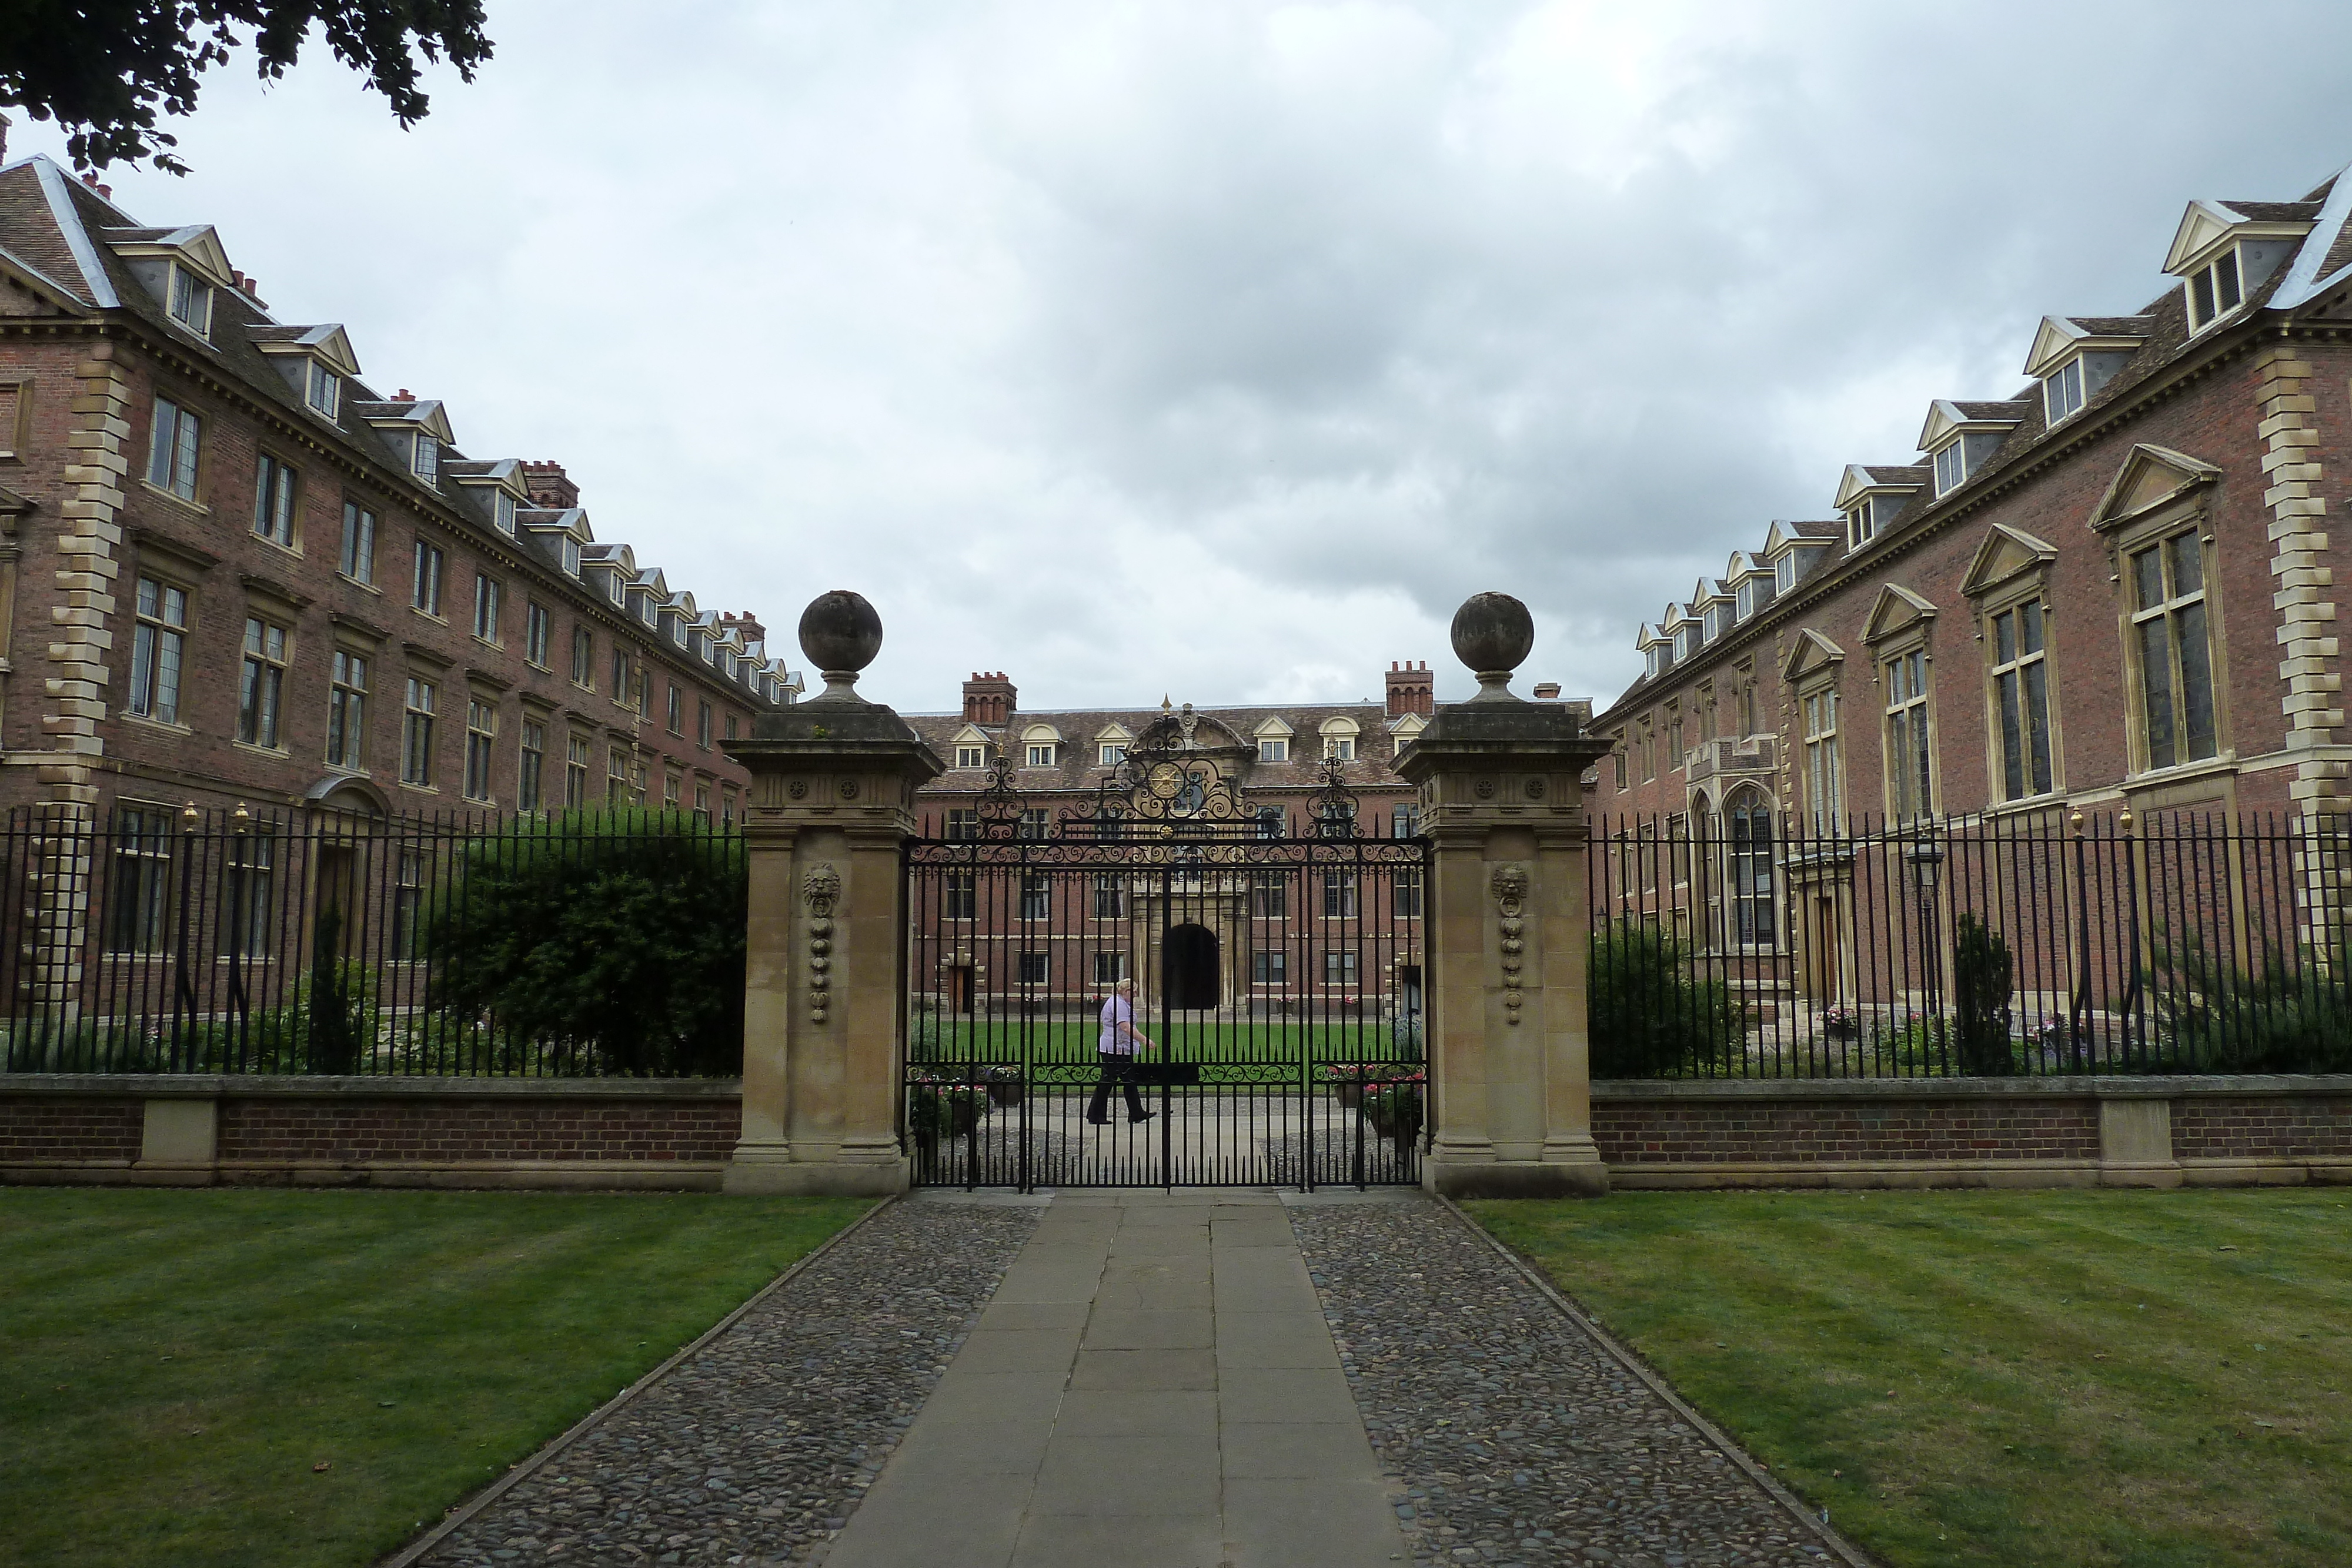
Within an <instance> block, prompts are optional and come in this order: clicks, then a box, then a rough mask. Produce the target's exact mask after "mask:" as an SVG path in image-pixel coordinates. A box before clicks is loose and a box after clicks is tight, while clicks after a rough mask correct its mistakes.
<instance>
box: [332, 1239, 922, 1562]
mask: <svg viewBox="0 0 2352 1568" xmlns="http://www.w3.org/2000/svg"><path fill="white" fill-rule="evenodd" d="M902 1196H903V1195H898V1194H893V1195H892V1196H891V1197H886V1198H884V1199H883V1200H882V1201H881V1202H879V1203H877V1204H876V1205H875V1206H874V1207H871V1208H869V1209H867V1210H866V1212H865V1213H864V1214H861V1215H859V1216H858V1217H857V1218H856V1219H854V1220H851V1221H850V1222H849V1223H848V1224H847V1225H845V1226H843V1227H842V1228H840V1229H839V1230H836V1231H835V1232H834V1233H833V1234H832V1235H831V1236H828V1237H827V1238H825V1239H824V1241H823V1242H821V1243H819V1244H818V1245H817V1246H815V1247H814V1248H812V1249H809V1251H808V1252H807V1253H806V1254H804V1255H803V1257H802V1258H801V1259H800V1260H799V1261H798V1262H796V1263H794V1264H793V1266H792V1267H791V1268H789V1269H787V1270H784V1271H783V1272H782V1273H781V1274H779V1275H777V1276H776V1277H775V1278H774V1279H772V1280H771V1281H768V1282H767V1283H766V1284H764V1285H762V1286H761V1287H760V1288H759V1289H758V1290H757V1291H753V1292H752V1293H751V1298H750V1299H749V1300H748V1301H744V1302H743V1303H742V1304H741V1305H740V1306H739V1307H737V1308H736V1309H735V1310H734V1311H733V1312H729V1313H728V1314H727V1315H726V1316H725V1317H723V1318H721V1319H719V1321H718V1322H715V1323H713V1324H711V1325H710V1327H709V1328H708V1329H706V1330H704V1331H703V1332H702V1333H700V1334H699V1335H698V1336H697V1337H696V1338H695V1339H694V1341H693V1342H692V1343H688V1344H686V1345H682V1346H680V1347H679V1349H678V1351H677V1354H674V1355H671V1356H670V1357H669V1358H668V1359H667V1360H665V1361H664V1362H663V1363H662V1364H660V1365H659V1366H656V1367H655V1368H654V1369H653V1370H652V1371H651V1372H648V1373H646V1375H644V1376H643V1377H640V1378H638V1379H637V1380H636V1381H635V1383H632V1384H630V1385H628V1386H627V1387H626V1388H624V1389H623V1390H621V1392H620V1393H618V1394H615V1395H614V1396H613V1397H612V1398H610V1399H607V1400H606V1401H604V1404H602V1405H599V1406H596V1408H595V1409H593V1410H591V1411H590V1412H588V1414H587V1415H585V1416H582V1417H581V1418H580V1419H579V1420H577V1421H575V1422H573V1423H572V1425H571V1426H570V1427H566V1428H565V1429H564V1430H563V1431H562V1434H561V1435H559V1436H557V1437H551V1438H550V1439H549V1440H548V1441H546V1442H545V1443H542V1444H541V1445H540V1447H539V1449H538V1451H537V1452H535V1453H533V1454H532V1455H531V1456H530V1458H526V1459H523V1460H522V1461H520V1463H518V1464H516V1465H514V1466H513V1467H512V1468H511V1469H509V1470H508V1471H507V1473H506V1474H505V1475H503V1476H500V1477H499V1479H497V1480H494V1481H492V1482H491V1483H490V1484H489V1485H488V1486H487V1487H484V1488H483V1489H482V1490H480V1491H478V1492H476V1493H475V1494H474V1495H473V1496H472V1497H471V1498H469V1499H468V1500H466V1501H465V1502H463V1503H461V1504H459V1505H458V1507H457V1509H456V1510H455V1511H452V1512H451V1513H449V1514H447V1515H446V1516H445V1517H444V1518H443V1519H442V1520H441V1521H440V1522H439V1523H438V1524H436V1525H435V1526H434V1527H433V1528H432V1529H431V1530H428V1531H425V1533H424V1534H423V1535H421V1536H419V1537H417V1538H416V1539H415V1541H412V1542H409V1543H408V1544H407V1545H406V1546H404V1547H402V1548H401V1549H400V1551H399V1552H396V1553H395V1554H394V1555H393V1556H391V1557H389V1558H386V1559H384V1560H383V1562H382V1563H380V1564H379V1565H378V1568H413V1565H414V1564H415V1563H421V1562H423V1561H424V1560H425V1558H426V1557H428V1556H430V1555H431V1554H432V1552H433V1551H434V1549H435V1548H436V1547H438V1546H439V1545H441V1543H442V1542H445V1541H446V1540H447V1539H448V1538H449V1537H450V1536H452V1535H455V1534H457V1531H460V1530H462V1529H464V1528H465V1527H466V1526H467V1525H468V1524H470V1523H472V1522H473V1521H474V1520H475V1519H476V1518H477V1517H478V1515H480V1514H482V1513H485V1512H487V1511H488V1510H489V1509H490V1507H491V1505H493V1504H494V1503H496V1502H498V1501H499V1500H500V1499H501V1498H503V1497H505V1496H506V1495H507V1493H509V1492H510V1491H512V1490H514V1489H515V1488H516V1487H519V1486H520V1485H521V1484H522V1483H523V1482H525V1481H527V1480H529V1479H531V1478H532V1477H533V1476H535V1475H537V1474H538V1473H539V1472H540V1471H541V1469H545V1468H546V1466H547V1465H548V1464H549V1463H550V1462H551V1461H552V1460H553V1459H555V1458H557V1457H558V1456H559V1455H561V1454H562V1453H563V1452H564V1451H565V1450H566V1449H568V1448H571V1447H572V1445H573V1444H574V1443H577V1442H578V1441H579V1440H580V1439H581V1438H583V1437H586V1436H587V1435H588V1434H589V1433H591V1432H593V1431H594V1430H595V1429H596V1428H597V1427H601V1426H603V1425H604V1423H605V1422H606V1421H607V1420H610V1419H611V1418H612V1417H613V1416H616V1415H618V1414H620V1413H621V1412H622V1411H623V1410H625V1409H626V1408H628V1406H630V1405H631V1404H632V1403H634V1402H635V1399H636V1398H637V1396H639V1395H641V1394H644V1393H646V1392H647V1391H649V1390H650V1389H652V1388H653V1387H654V1386H655V1385H657V1384H659V1383H660V1382H661V1380H662V1379H663V1378H665V1377H667V1376H668V1375H670V1374H671V1373H672V1372H673V1371H675V1370H676V1369H677V1367H678V1366H680V1365H681V1364H684V1363H686V1362H688V1361H689V1360H691V1359H693V1357H695V1356H696V1355H698V1354H700V1353H701V1352H702V1351H704V1350H705V1349H707V1348H709V1345H710V1343H711V1342H713V1341H714V1340H716V1339H718V1338H719V1335H721V1334H723V1333H726V1332H727V1331H728V1330H729V1329H731V1328H733V1327H734V1326H735V1325H736V1324H737V1323H739V1322H742V1320H743V1319H744V1318H746V1317H748V1316H749V1315H751V1312H753V1311H755V1310H756V1309H758V1308H759V1307H760V1306H761V1305H762V1304H764V1303H765V1302H766V1301H767V1300H768V1298H769V1297H771V1296H772V1295H774V1294H775V1293H776V1292H777V1291H781V1290H782V1289H783V1288H784V1287H785V1286H787V1285H789V1284H791V1283H792V1282H793V1281H794V1280H796V1279H798V1278H799V1277H800V1276H801V1274H802V1273H803V1271H804V1270H807V1269H809V1268H810V1267H811V1266H813V1265H814V1263H815V1262H816V1261H817V1260H818V1259H820V1258H823V1257H824V1255H825V1254H826V1253H828V1252H830V1251H832V1250H833V1249H835V1248H836V1247H838V1246H840V1245H841V1244H842V1243H843V1242H845V1241H847V1240H848V1239H850V1238H851V1237H853V1236H855V1235H856V1234H857V1233H858V1232H859V1231H861V1230H863V1229H865V1228H866V1226H868V1225H870V1224H872V1223H873V1222H874V1221H875V1220H876V1219H877V1218H880V1217H881V1216H882V1215H883V1214H885V1213H887V1212H888V1211H889V1209H890V1208H891V1207H893V1206H895V1205H896V1204H898V1202H900V1201H901V1197H902Z"/></svg>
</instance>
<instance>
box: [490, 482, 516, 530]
mask: <svg viewBox="0 0 2352 1568" xmlns="http://www.w3.org/2000/svg"><path fill="white" fill-rule="evenodd" d="M490 517H491V520H492V521H493V522H495V523H496V524H497V525H498V529H499V532H500V533H502V534H504V535H506V536H507V537H508V538H513V537H514V531H515V498H514V495H513V493H512V492H511V491H508V490H493V491H491V492H490Z"/></svg>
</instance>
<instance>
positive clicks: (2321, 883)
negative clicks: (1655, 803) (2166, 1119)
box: [1591, 810, 2352, 1078]
mask: <svg viewBox="0 0 2352 1568" xmlns="http://www.w3.org/2000/svg"><path fill="white" fill-rule="evenodd" d="M1591 845H1592V873H1591V909H1592V919H1593V937H1592V954H1591V956H1592V967H1591V1038H1592V1051H1593V1063H1594V1073H1595V1075H1596V1076H1598V1077H1604V1078H1608V1077H1619V1078H1644V1077H1700V1078H1706V1077H1727V1078H1776V1077H1800V1078H1839V1077H1843V1078H1885V1077H1942V1076H2009V1075H2047V1074H2062V1073H2115V1072H2130V1073H2147V1072H2298V1071H2300V1072H2311V1071H2352V824H2347V820H2346V819H2343V818H2300V817H2298V818H2278V817H2267V816H2263V817H2257V816H2241V817H2234V818H2230V817H2222V816H2220V815H2216V814H2207V813H2195V812H2165V813H2161V814H2155V815H2151V816H2149V817H2147V818H2146V819H2143V820H2135V819H2134V818H2133V817H2132V816H2131V814H2130V813H2128V812H2116V813H2113V814H2105V815H2098V816H2084V815H2083V814H2080V813H2076V814H2073V815H2071V816H2064V817H2062V816H2058V815H2056V814H2054V813H2043V814H2041V815H2038V816H2037V815H2022V816H2013V817H2004V818H1997V819H1990V820H1985V819H1970V820H1967V821H1916V822H1887V821H1851V822H1846V823H1843V824H1838V825H1836V826H1835V828H1834V829H1824V828H1823V827H1822V825H1820V824H1817V823H1807V822H1802V821H1796V820H1792V819H1790V818H1787V817H1782V816H1769V815H1767V814H1766V813H1764V812H1762V811H1760V810H1759V811H1755V812H1732V813H1726V814H1721V815H1708V816H1705V817H1701V818H1699V819H1697V820H1696V821H1694V820H1692V819H1689V818H1683V817H1675V818H1669V819H1664V820H1657V819H1644V820H1639V821H1625V820H1613V819H1595V820H1594V821H1593V822H1592V840H1591Z"/></svg>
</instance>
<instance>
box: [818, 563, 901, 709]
mask: <svg viewBox="0 0 2352 1568" xmlns="http://www.w3.org/2000/svg"><path fill="white" fill-rule="evenodd" d="M881 651H882V617H881V616H879V615H877V614H876V613H875V612H874V606H872V605H871V604H868V603H866V596H865V595H864V594H862V593H853V592H851V591H849V590H848V589H845V588H836V589H835V590H834V591H832V592H830V593H820V594H818V595H817V596H816V597H815V598H814V599H812V600H810V601H809V606H808V608H807V609H806V610H803V611H802V612H801V652H802V653H806V654H807V655H808V658H809V663H810V664H814V665H815V666H816V667H817V670H818V672H819V673H820V674H823V675H824V691H823V692H821V693H819V694H818V697H819V698H820V699H822V698H824V697H837V698H847V699H850V700H852V701H863V700H864V699H862V698H860V697H858V696H857V695H856V692H855V691H853V690H852V689H851V688H853V687H855V686H856V685H857V674H858V672H859V671H861V670H863V669H865V668H866V665H868V664H872V663H873V662H874V655H875V654H877V653H880V652H881Z"/></svg>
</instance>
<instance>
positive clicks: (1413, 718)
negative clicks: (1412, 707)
mask: <svg viewBox="0 0 2352 1568" xmlns="http://www.w3.org/2000/svg"><path fill="white" fill-rule="evenodd" d="M1428 727H1429V721H1428V720H1427V719H1425V718H1423V717H1422V716H1421V715H1419V714H1417V713H1406V714H1399V715H1398V716H1396V718H1395V719H1394V720H1392V721H1391V723H1390V725H1389V733H1390V734H1391V735H1393V736H1395V737H1397V738H1398V739H1399V740H1410V739H1412V737H1414V736H1416V735H1419V734H1420V733H1421V732H1422V731H1423V730H1424V729H1427V728H1428Z"/></svg>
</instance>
